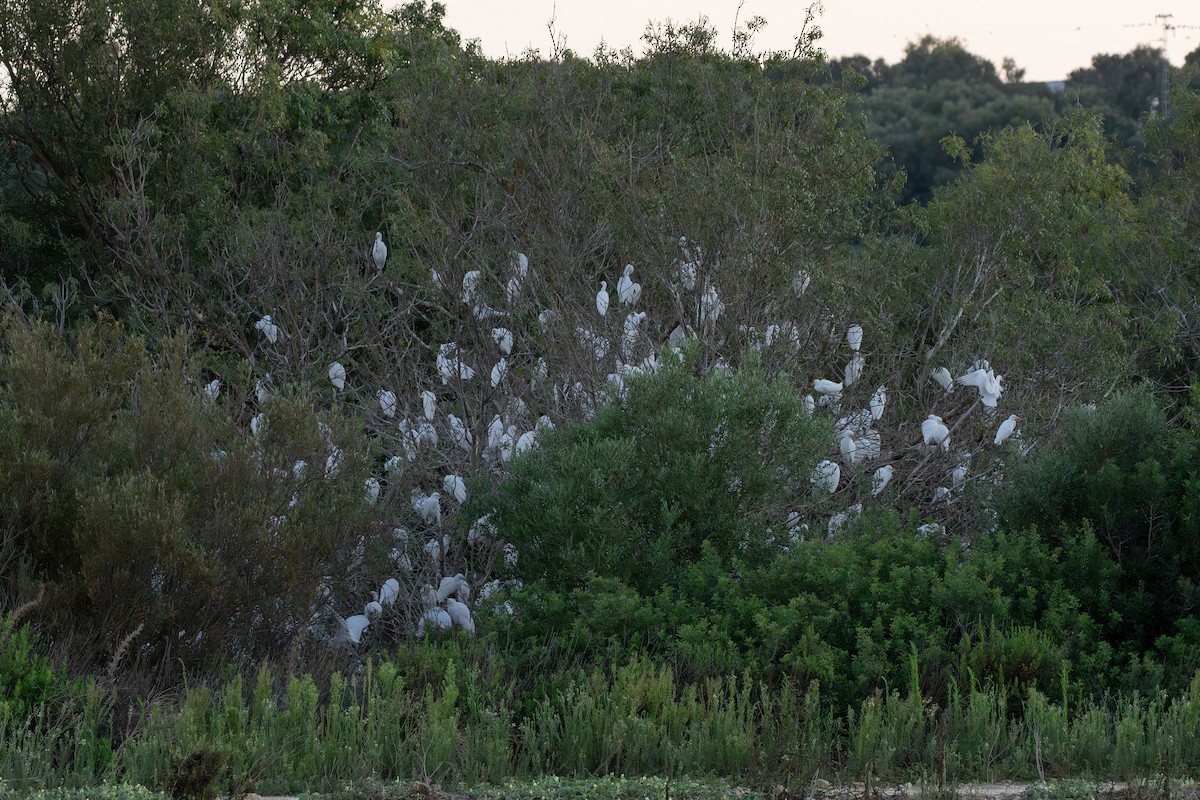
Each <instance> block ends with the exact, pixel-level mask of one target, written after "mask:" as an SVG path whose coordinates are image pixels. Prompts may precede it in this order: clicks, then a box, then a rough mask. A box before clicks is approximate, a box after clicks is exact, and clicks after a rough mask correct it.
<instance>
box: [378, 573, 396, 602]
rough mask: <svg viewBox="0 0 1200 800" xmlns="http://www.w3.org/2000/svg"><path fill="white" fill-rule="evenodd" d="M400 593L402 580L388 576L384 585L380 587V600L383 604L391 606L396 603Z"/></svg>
mask: <svg viewBox="0 0 1200 800" xmlns="http://www.w3.org/2000/svg"><path fill="white" fill-rule="evenodd" d="M399 594H400V581H398V580H396V579H395V578H388V579H387V580H386V581H384V582H383V586H380V587H379V602H380V604H381V605H385V606H391V605H395V604H396V597H398V596H399Z"/></svg>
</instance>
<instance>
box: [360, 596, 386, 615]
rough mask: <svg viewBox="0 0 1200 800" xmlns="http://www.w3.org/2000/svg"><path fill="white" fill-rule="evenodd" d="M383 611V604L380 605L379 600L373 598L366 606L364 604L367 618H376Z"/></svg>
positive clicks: (364, 613) (364, 612)
mask: <svg viewBox="0 0 1200 800" xmlns="http://www.w3.org/2000/svg"><path fill="white" fill-rule="evenodd" d="M382 613H383V606H382V605H380V603H379V601H378V600H372V601H371V602H369V603H367V604H366V605H365V606H363V615H364V616H365V617H366V618H367V619H375V618H376V617H378V616H379V615H380V614H382Z"/></svg>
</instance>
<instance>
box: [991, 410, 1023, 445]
mask: <svg viewBox="0 0 1200 800" xmlns="http://www.w3.org/2000/svg"><path fill="white" fill-rule="evenodd" d="M1018 419H1020V417H1018V416H1017V415H1016V414H1013V415H1012V416H1010V417H1009V418H1008V419H1006V420H1004V422H1001V423H1000V427H999V428H997V429H996V438H995V439H994V440H993V441H992V444H994V445H996V446H999V445H1002V444H1004V440H1005V439H1007V438H1008V437H1009V436H1012V432H1013V431H1015V430H1016V429H1017V420H1018Z"/></svg>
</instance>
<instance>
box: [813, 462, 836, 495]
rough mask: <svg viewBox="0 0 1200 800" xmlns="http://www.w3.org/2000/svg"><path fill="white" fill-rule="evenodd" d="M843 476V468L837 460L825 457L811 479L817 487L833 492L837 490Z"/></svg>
mask: <svg viewBox="0 0 1200 800" xmlns="http://www.w3.org/2000/svg"><path fill="white" fill-rule="evenodd" d="M841 478H842V468H841V467H839V466H838V465H837V462H836V461H830V460H829V459H825V460H824V461H822V462H821V463H820V464H817V466H816V468H815V469H814V470H813V473H812V477H811V478H810V479H809V481H810V483H812V485H813V486H814V487H815V488H818V489H824V490H825V491H827V492H829V493H830V494H833V493H834V492H836V491H837V487H838V482H839V481H840V480H841Z"/></svg>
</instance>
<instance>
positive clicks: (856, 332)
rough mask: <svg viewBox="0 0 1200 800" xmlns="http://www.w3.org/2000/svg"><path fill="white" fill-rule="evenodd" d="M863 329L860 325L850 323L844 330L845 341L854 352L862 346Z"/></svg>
mask: <svg viewBox="0 0 1200 800" xmlns="http://www.w3.org/2000/svg"><path fill="white" fill-rule="evenodd" d="M862 337H863V329H862V325H851V326H850V328H849V329H848V330H847V331H846V343H847V344H849V345H850V349H851V350H854V351H855V352H857V351H858V348H860V347H862Z"/></svg>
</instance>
